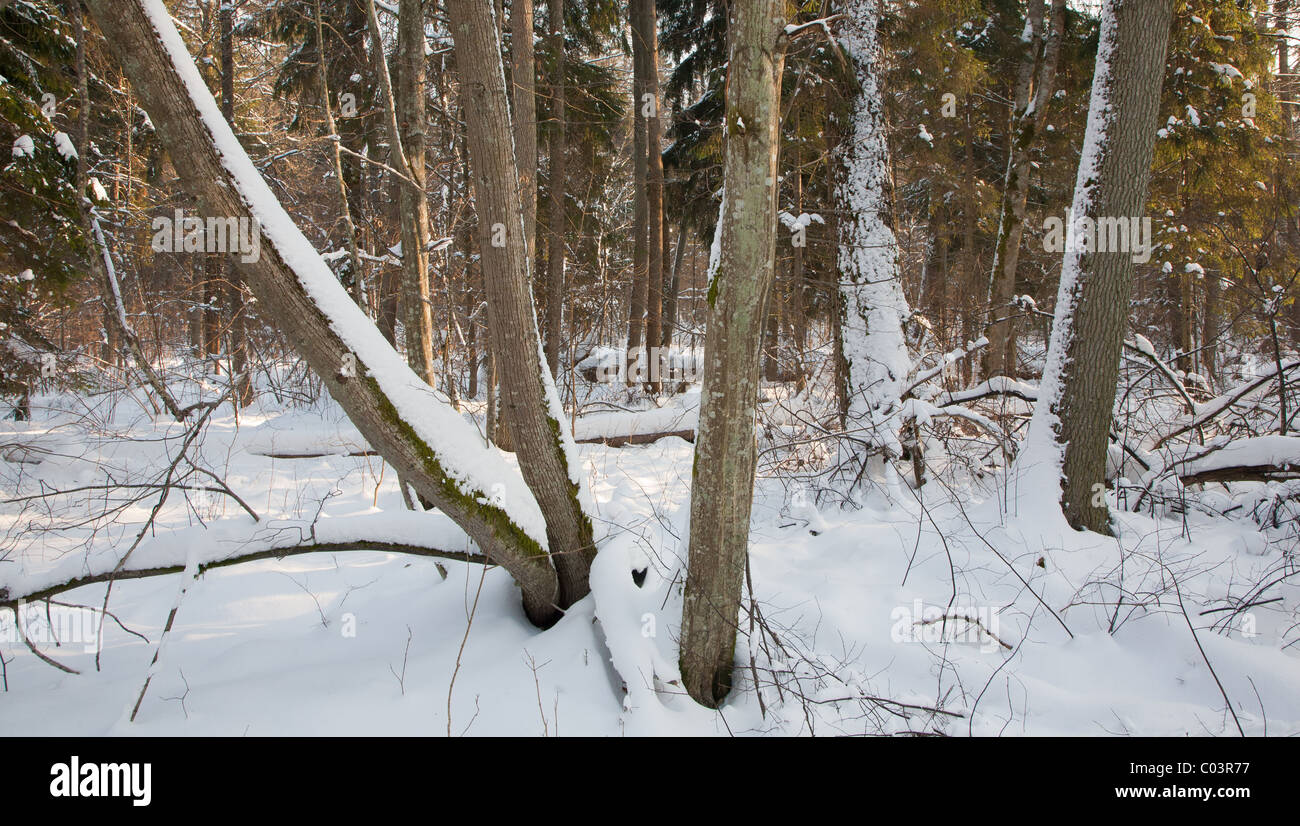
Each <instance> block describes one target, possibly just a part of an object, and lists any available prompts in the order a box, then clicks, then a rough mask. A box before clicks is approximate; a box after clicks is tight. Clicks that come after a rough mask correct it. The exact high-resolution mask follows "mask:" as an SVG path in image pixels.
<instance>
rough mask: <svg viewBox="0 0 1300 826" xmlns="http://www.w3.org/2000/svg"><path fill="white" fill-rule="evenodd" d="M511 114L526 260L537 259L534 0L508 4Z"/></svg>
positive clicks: (517, 0)
mask: <svg viewBox="0 0 1300 826" xmlns="http://www.w3.org/2000/svg"><path fill="white" fill-rule="evenodd" d="M510 78H511V81H512V82H511V86H510V113H511V120H512V123H513V124H514V134H515V159H516V160H515V163H516V166H517V167H518V171H519V196H520V198H521V199H522V201H523V209H524V233H525V234H526V235H527V236H528V260H529V261H536V260H537V68H536V54H535V50H534V49H533V0H512V2H511V4H510Z"/></svg>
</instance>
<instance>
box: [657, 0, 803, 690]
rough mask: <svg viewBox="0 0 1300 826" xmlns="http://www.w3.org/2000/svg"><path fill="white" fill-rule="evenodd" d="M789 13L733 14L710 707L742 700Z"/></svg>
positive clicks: (705, 427) (705, 472)
mask: <svg viewBox="0 0 1300 826" xmlns="http://www.w3.org/2000/svg"><path fill="white" fill-rule="evenodd" d="M785 5H786V4H785V3H784V2H783V0H747V2H745V3H742V4H737V5H735V6H732V8H731V12H730V14H731V18H730V20H729V25H728V39H729V40H730V47H729V49H730V63H729V65H728V69H727V91H726V95H727V98H726V122H725V126H724V128H725V130H726V148H725V150H724V156H725V158H724V171H723V196H722V211H721V213H720V214H719V220H718V230H717V233H718V238H717V243H716V244H715V254H716V258H715V260H712V261H710V265H709V275H710V283H709V292H708V304H709V310H708V322H707V323H708V328H707V332H706V333H705V338H704V382H703V385H704V386H703V388H702V390H701V395H700V424H699V435H698V437H697V438H696V442H695V465H694V468H693V470H692V486H691V534H690V558H689V561H688V564H687V575H686V593H685V602H684V604H683V606H682V636H681V660H680V664H681V672H682V680H683V682H684V684H685V687H686V690H687V691H688V692H689V693H690V695H691V697H693V698H694V699H695V700H696V702H699V703H701V704H703V705H705V706H709V707H715V706H717V705H718V703H720V702H721V701H722V699H723V698H724V697H726V696H727V693H728V692H729V691H730V690H731V671H732V661H733V658H734V654H735V648H736V622H737V614H738V611H739V608H740V589H741V584H742V582H743V578H744V573H745V559H746V556H747V554H748V553H749V516H750V507H751V505H752V500H753V492H754V464H755V459H756V447H755V437H754V425H755V414H756V410H757V406H758V390H759V355H760V350H761V347H762V341H763V323H764V321H765V319H766V318H767V303H768V297H769V294H770V292H771V289H772V275H773V269H774V262H775V257H776V194H777V186H776V175H777V153H778V150H779V148H780V139H779V121H780V87H781V72H782V69H783V67H784V63H785V53H784V45H785V44H784V42H783V41H784V37H785V35H784V26H785Z"/></svg>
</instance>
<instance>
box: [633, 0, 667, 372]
mask: <svg viewBox="0 0 1300 826" xmlns="http://www.w3.org/2000/svg"><path fill="white" fill-rule="evenodd" d="M633 5H634V8H633V15H634V17H633V27H634V28H633V32H632V39H633V43H634V44H638V45H639V46H640V47H641V61H642V67H641V78H642V91H641V96H640V97H639V98H638V99H637V106H639V107H641V115H642V117H643V118H644V120H645V129H646V146H645V152H646V177H645V193H646V230H645V232H646V236H645V239H646V240H645V243H646V308H645V343H646V365H647V368H648V371H649V375H648V376H647V381H646V390H647V391H648V392H650V393H660V392H661V391H662V390H663V383H662V381H661V380H660V377H661V376H662V375H663V359H662V358H661V356H662V347H661V345H662V342H663V329H662V328H663V283H664V160H663V154H662V147H661V145H660V144H661V143H662V127H661V123H662V120H661V119H660V117H659V32H658V22H659V17H658V14H657V13H656V11H655V0H633Z"/></svg>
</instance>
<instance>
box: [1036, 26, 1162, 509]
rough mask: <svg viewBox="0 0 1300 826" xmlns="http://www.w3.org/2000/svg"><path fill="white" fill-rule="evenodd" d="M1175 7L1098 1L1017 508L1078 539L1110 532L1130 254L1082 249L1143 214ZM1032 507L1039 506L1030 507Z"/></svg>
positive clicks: (1130, 290)
mask: <svg viewBox="0 0 1300 826" xmlns="http://www.w3.org/2000/svg"><path fill="white" fill-rule="evenodd" d="M1172 8H1173V0H1107V2H1106V5H1105V7H1104V9H1103V10H1102V19H1101V39H1100V43H1099V44H1098V47H1097V67H1096V70H1095V73H1094V76H1093V83H1092V97H1091V99H1090V101H1089V107H1088V126H1087V129H1086V131H1085V133H1084V138H1083V152H1082V155H1081V157H1080V158H1079V171H1078V174H1077V177H1076V178H1075V185H1074V204H1073V207H1072V208H1071V213H1070V215H1071V223H1072V224H1073V225H1074V228H1075V230H1076V231H1077V232H1078V235H1079V240H1080V243H1070V238H1069V235H1068V234H1067V245H1066V252H1065V257H1064V260H1063V263H1062V266H1061V285H1060V289H1059V290H1058V293H1057V298H1056V320H1055V323H1054V324H1053V325H1052V337H1051V341H1050V344H1049V346H1048V352H1047V364H1046V367H1045V369H1044V372H1043V381H1042V384H1041V386H1040V390H1039V398H1038V403H1037V405H1036V406H1035V408H1034V415H1033V419H1032V421H1031V422H1030V426H1029V434H1028V436H1026V440H1025V448H1024V450H1023V451H1022V453H1021V455H1020V457H1019V458H1018V459H1017V462H1016V464H1017V468H1018V470H1019V471H1021V473H1020V479H1019V483H1018V490H1019V491H1020V494H1021V496H1022V498H1021V501H1020V506H1021V508H1022V509H1024V508H1026V507H1027V506H1028V507H1030V508H1031V509H1033V510H1035V511H1037V510H1039V509H1040V508H1041V507H1054V506H1055V502H1050V503H1049V502H1045V501H1042V500H1041V499H1040V498H1039V497H1043V496H1051V497H1052V498H1053V499H1058V498H1059V501H1060V505H1061V507H1062V509H1063V511H1064V513H1065V517H1066V520H1067V521H1068V522H1069V523H1070V524H1071V525H1072V526H1074V527H1075V528H1082V529H1087V530H1092V531H1098V532H1103V533H1106V532H1109V514H1108V512H1107V509H1106V502H1105V498H1104V496H1102V491H1103V487H1102V484H1103V482H1102V480H1103V475H1104V473H1105V469H1106V450H1107V444H1108V436H1109V432H1110V424H1111V418H1112V408H1113V407H1114V404H1115V384H1116V381H1117V380H1118V375H1119V358H1120V348H1121V346H1122V343H1123V335H1124V326H1125V324H1126V322H1127V319H1128V306H1129V298H1130V295H1131V293H1132V288H1133V257H1132V251H1125V250H1121V251H1113V250H1110V249H1109V245H1108V251H1105V252H1100V251H1096V250H1094V249H1092V248H1091V246H1093V245H1089V244H1087V243H1086V238H1087V225H1086V224H1085V221H1091V222H1093V223H1094V225H1095V222H1096V221H1097V220H1098V219H1101V218H1124V219H1126V220H1127V219H1129V218H1137V217H1139V216H1140V213H1141V211H1142V209H1143V207H1144V205H1145V201H1146V195H1147V183H1148V181H1149V179H1150V175H1151V158H1152V151H1153V147H1154V142H1155V132H1156V116H1157V110H1158V107H1159V103H1160V86H1161V79H1162V76H1163V70H1164V65H1165V48H1166V45H1167V43H1168V38H1169V27H1170V21H1171V18H1172V15H1173V12H1172ZM1036 506H1037V507H1036Z"/></svg>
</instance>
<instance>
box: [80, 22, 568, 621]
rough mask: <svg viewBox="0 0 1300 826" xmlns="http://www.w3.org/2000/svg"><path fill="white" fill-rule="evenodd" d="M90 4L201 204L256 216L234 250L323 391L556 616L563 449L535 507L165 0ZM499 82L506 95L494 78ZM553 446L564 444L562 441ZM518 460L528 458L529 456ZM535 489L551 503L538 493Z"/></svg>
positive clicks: (529, 399)
mask: <svg viewBox="0 0 1300 826" xmlns="http://www.w3.org/2000/svg"><path fill="white" fill-rule="evenodd" d="M88 7H89V9H90V11H91V13H92V15H93V16H94V18H95V21H96V23H97V24H98V25H99V28H100V30H101V32H102V33H103V34H104V36H105V39H106V41H107V43H108V45H109V48H110V49H111V50H112V52H113V55H114V57H115V58H116V59H117V60H118V62H119V63H120V64H121V65H122V67H123V69H124V71H125V72H126V75H127V77H128V79H129V80H130V82H131V85H132V87H133V89H134V90H135V92H136V94H137V95H138V96H139V98H140V101H141V103H142V104H143V106H144V108H145V110H146V111H147V112H148V113H149V117H150V119H151V120H152V122H153V124H154V126H155V128H156V129H157V133H158V137H159V139H160V141H161V142H162V144H163V146H164V147H165V148H166V150H167V152H168V154H169V156H170V158H171V160H172V164H173V165H174V166H175V168H176V170H177V172H178V174H179V175H180V177H181V180H182V181H183V183H184V184H185V186H186V188H187V189H188V190H189V191H190V192H191V193H193V194H194V195H195V196H196V198H197V200H198V202H199V209H200V211H201V212H202V213H203V215H204V216H205V217H207V216H213V217H226V218H250V219H252V220H254V221H256V226H257V227H258V228H259V229H260V231H261V233H262V236H263V243H262V245H261V255H260V257H259V258H258V259H257V260H255V261H248V262H245V261H243V260H242V259H240V257H237V261H236V266H237V267H239V268H240V272H241V275H242V276H243V278H244V280H245V282H246V283H247V284H248V285H249V286H250V288H251V289H252V290H253V292H254V294H255V295H256V297H257V300H258V301H259V302H260V303H261V305H262V306H263V307H264V308H265V315H266V317H268V318H274V319H276V320H277V322H278V323H279V325H280V328H281V330H282V331H283V333H284V335H285V336H286V337H287V338H288V339H289V341H290V342H292V344H293V345H294V347H295V349H297V351H298V352H299V353H300V354H301V355H302V357H303V358H304V359H305V360H306V362H307V363H308V365H310V366H311V368H312V369H313V370H314V371H315V372H316V373H317V374H318V375H319V376H320V377H321V379H322V381H323V382H324V384H325V387H326V388H327V390H328V391H329V393H330V395H331V396H333V398H334V399H335V400H337V401H338V403H339V405H340V406H341V407H342V408H343V410H344V411H345V412H346V413H347V415H348V417H349V419H351V420H352V422H353V424H355V425H356V427H357V429H358V430H359V431H360V432H361V434H362V435H363V436H364V437H365V438H366V439H367V441H369V443H370V444H371V445H372V446H373V447H374V448H375V449H376V450H377V451H378V452H379V453H380V454H381V455H382V456H383V458H384V459H385V460H386V461H387V462H388V463H389V464H391V465H392V466H393V467H394V469H395V470H396V471H397V472H398V474H399V475H400V476H401V478H403V479H405V480H407V481H408V483H409V484H410V485H411V486H412V487H413V488H414V489H415V490H416V492H417V493H418V494H420V495H421V496H422V497H424V498H425V499H426V500H428V501H429V502H431V503H433V504H434V506H436V507H437V508H438V509H439V510H441V511H442V512H443V513H445V514H446V515H447V516H448V517H449V518H451V519H452V520H453V521H454V522H455V523H456V524H457V525H458V526H459V527H460V528H461V529H462V530H464V531H465V533H466V534H468V535H469V537H470V538H471V539H473V540H474V542H475V544H476V545H477V546H478V549H479V551H480V552H481V553H482V554H483V555H485V556H486V557H487V558H488V559H490V560H491V561H493V562H495V563H497V564H499V565H501V566H502V567H503V568H505V569H506V570H507V571H509V572H510V574H511V576H512V577H514V580H515V582H516V583H518V585H519V587H520V590H521V592H522V596H523V604H524V611H525V613H526V615H527V616H528V618H529V620H530V621H532V622H533V623H534V624H536V625H539V626H546V625H549V624H551V623H553V622H554V621H555V620H556V619H558V617H559V615H560V613H561V611H562V609H563V608H564V607H566V600H568V599H572V598H575V596H574V595H575V594H577V593H578V591H579V590H580V589H579V588H576V587H573V586H572V585H570V586H569V587H568V588H567V594H562V593H561V585H560V577H559V575H558V574H557V566H556V563H555V562H553V560H552V553H551V552H550V549H552V546H550V545H548V539H547V536H548V533H549V531H548V528H549V527H550V524H551V523H552V522H560V521H561V520H569V521H576V517H575V516H574V514H576V513H579V512H581V505H580V504H579V503H578V501H577V497H578V491H579V490H581V487H582V486H581V485H580V484H579V482H578V481H575V480H574V479H573V478H571V477H570V473H571V471H570V470H569V469H568V468H565V467H564V465H563V464H562V463H561V458H560V457H559V456H557V457H556V458H554V459H553V460H552V461H551V462H550V463H548V464H546V465H542V466H534V467H533V468H531V469H530V471H529V473H530V474H531V475H532V476H533V477H534V478H537V476H538V475H539V472H541V471H542V469H543V468H547V469H549V470H550V471H551V472H558V476H557V478H555V479H553V480H548V481H549V482H550V483H551V484H550V487H549V488H548V489H547V492H548V493H550V492H553V491H564V492H565V493H566V494H567V497H566V499H565V501H564V502H562V508H563V514H561V515H560V516H558V517H557V516H555V515H551V516H549V517H547V516H544V515H543V514H544V510H545V509H546V508H555V507H556V503H555V496H554V495H552V496H547V497H538V498H534V496H533V494H532V492H531V491H530V490H529V488H528V486H527V485H526V484H524V480H522V479H520V476H519V473H518V472H517V471H515V470H514V469H513V468H512V467H511V466H510V465H509V464H508V463H507V462H506V461H505V459H504V458H503V457H502V456H501V454H500V453H499V452H498V451H496V450H494V449H492V448H491V447H489V446H487V445H485V444H484V443H483V439H482V438H481V437H480V436H479V434H478V432H477V431H476V430H475V429H474V427H473V426H472V425H471V424H470V423H469V422H467V421H466V420H465V419H464V418H462V417H461V416H460V415H459V414H457V413H456V412H455V411H454V410H452V409H451V407H450V405H449V404H448V403H447V401H446V400H445V399H444V398H442V397H441V396H439V395H438V394H437V392H436V391H434V390H433V389H432V388H430V387H429V386H428V385H427V384H426V383H425V382H423V381H422V380H421V379H420V378H419V377H418V376H416V374H415V373H414V372H413V371H412V370H411V369H410V367H409V366H408V365H407V364H406V362H405V360H404V359H403V358H402V357H401V356H400V355H399V354H398V353H397V352H396V351H395V350H394V349H393V348H392V346H391V345H390V344H389V343H388V342H387V341H386V340H385V339H384V338H383V336H382V335H381V334H380V332H379V330H378V329H377V328H376V327H375V326H374V324H373V323H371V322H370V320H369V319H367V318H366V316H365V314H364V313H363V312H362V310H361V309H360V308H359V307H357V305H356V304H355V303H354V302H353V301H352V300H351V298H350V297H349V296H348V294H347V292H346V290H345V289H344V287H343V286H342V285H341V284H340V283H339V282H338V280H337V279H336V278H335V277H334V275H333V273H332V272H331V271H330V269H329V267H328V265H327V264H326V263H325V262H324V260H323V259H322V258H321V257H320V255H319V254H318V253H317V251H316V250H315V249H313V248H312V246H311V243H310V242H309V241H308V240H307V238H306V236H304V235H303V234H302V232H301V231H300V230H299V229H298V228H297V226H296V225H295V224H294V223H293V220H292V218H290V216H289V215H288V213H287V212H285V210H284V208H283V207H282V206H281V205H280V204H279V202H278V201H277V200H276V198H275V196H274V195H273V194H272V192H271V190H270V188H269V187H268V186H267V184H266V182H265V181H264V180H263V179H262V178H261V176H260V175H259V174H258V172H257V170H256V167H255V166H254V165H253V163H252V161H251V160H250V159H249V157H248V156H247V154H245V152H244V151H243V149H242V147H241V146H240V145H239V142H238V141H237V140H236V139H235V136H234V133H233V132H232V131H231V129H230V127H229V125H228V124H227V123H226V121H225V119H224V118H222V116H221V112H220V110H219V109H218V107H217V104H216V101H215V100H214V99H213V98H212V95H211V93H210V92H209V91H208V89H207V87H206V86H205V85H204V82H203V80H202V77H201V76H200V75H199V72H198V69H197V67H196V66H195V65H194V62H193V60H192V58H191V57H190V55H189V53H188V51H187V50H186V48H185V44H184V42H183V41H182V39H181V37H180V34H179V33H178V32H177V30H176V27H175V25H174V24H173V22H172V20H171V18H170V16H169V15H168V13H167V10H166V8H165V6H164V5H163V3H162V0H127V1H126V2H124V1H123V0H90V2H89V3H88ZM496 65H497V66H498V67H499V66H500V57H499V52H498V54H497V63H496ZM500 92H501V94H502V95H504V88H503V87H502V88H501V89H500ZM505 134H507V135H508V134H509V132H508V130H507V131H506V133H505ZM506 168H507V170H508V169H509V168H510V167H506ZM507 177H511V176H509V175H507ZM490 279H491V276H489V280H490ZM510 321H511V319H510V318H507V319H505V320H503V321H502V322H501V323H506V324H509V323H510ZM511 335H513V336H514V337H515V338H517V339H519V340H522V341H529V340H530V339H531V343H530V344H529V346H530V347H531V349H532V351H533V353H534V358H536V357H537V356H536V353H537V350H538V348H539V346H540V343H539V342H538V339H537V333H536V326H535V324H533V325H531V326H519V327H517V328H515V329H514V330H513V331H511ZM537 376H538V373H537V372H534V373H533V374H532V377H533V383H532V386H533V388H535V389H534V391H533V393H531V394H527V393H517V394H516V396H515V397H514V398H513V402H514V403H515V404H516V405H517V406H520V405H524V404H531V405H533V406H534V407H536V408H537V410H536V411H535V415H534V418H536V419H541V420H543V421H545V420H546V418H547V414H546V413H545V412H544V411H543V410H542V405H543V404H545V401H546V395H545V393H544V392H543V389H542V388H543V385H542V384H541V383H540V382H539V381H538V379H537ZM515 384H516V385H521V384H523V382H522V381H516V382H515ZM552 392H553V391H552ZM547 435H549V436H550V439H549V441H547V442H546V443H545V444H546V445H547V446H555V445H557V444H558V443H559V442H560V437H559V436H558V435H556V434H554V433H550V434H547ZM552 450H553V452H554V453H556V454H559V453H560V451H559V448H558V447H553V448H552ZM520 458H521V464H525V463H527V462H528V458H529V457H526V456H524V455H521V457H520ZM557 466H558V471H557V470H556V468H557ZM575 472H576V471H575ZM541 499H544V500H545V501H546V502H547V503H548V504H546V505H541V504H540V501H539V500H541ZM588 524H589V523H588ZM581 541H582V540H576V541H575V542H581ZM553 550H554V551H555V556H556V557H557V558H565V563H564V564H567V565H568V567H570V568H571V567H575V566H574V565H573V563H572V562H570V560H583V559H586V557H585V556H583V555H582V554H580V553H573V552H572V550H573V548H572V546H567V547H566V546H563V545H558V546H555V547H554V548H553ZM564 564H562V565H561V567H564ZM569 576H570V578H571V579H577V578H578V575H575V574H570V575H569ZM580 581H583V582H585V577H582V578H581V580H580Z"/></svg>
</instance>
